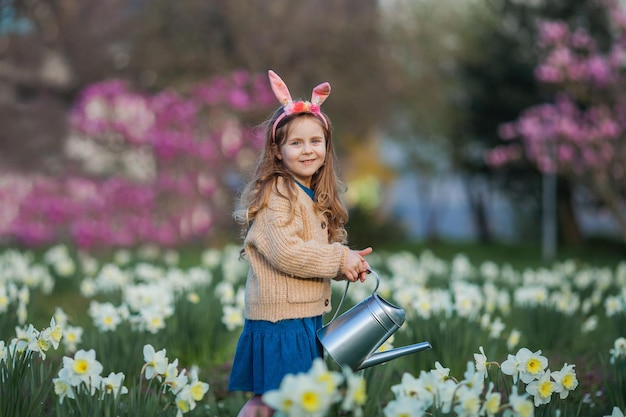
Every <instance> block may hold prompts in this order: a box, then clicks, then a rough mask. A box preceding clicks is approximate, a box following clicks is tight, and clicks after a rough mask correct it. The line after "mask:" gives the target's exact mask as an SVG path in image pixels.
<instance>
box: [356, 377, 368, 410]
mask: <svg viewBox="0 0 626 417" xmlns="http://www.w3.org/2000/svg"><path fill="white" fill-rule="evenodd" d="M365 401H367V393H366V392H365V380H363V379H362V380H360V381H359V387H358V388H357V389H356V390H355V391H354V403H355V404H357V405H363V404H365Z"/></svg>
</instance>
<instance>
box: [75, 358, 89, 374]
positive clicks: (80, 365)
mask: <svg viewBox="0 0 626 417" xmlns="http://www.w3.org/2000/svg"><path fill="white" fill-rule="evenodd" d="M73 368H74V372H76V373H77V374H84V373H85V372H87V368H89V364H88V363H87V361H86V360H84V359H76V360H75V361H74V367H73Z"/></svg>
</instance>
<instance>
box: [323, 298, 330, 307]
mask: <svg viewBox="0 0 626 417" xmlns="http://www.w3.org/2000/svg"><path fill="white" fill-rule="evenodd" d="M329 303H330V301H329V300H328V298H327V299H326V300H325V301H324V306H325V307H328V304H329Z"/></svg>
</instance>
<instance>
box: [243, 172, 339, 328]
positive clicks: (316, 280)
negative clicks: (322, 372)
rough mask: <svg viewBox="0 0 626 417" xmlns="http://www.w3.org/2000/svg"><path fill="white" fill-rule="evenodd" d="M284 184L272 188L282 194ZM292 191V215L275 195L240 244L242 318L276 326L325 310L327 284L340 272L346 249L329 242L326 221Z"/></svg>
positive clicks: (309, 202) (308, 201)
mask: <svg viewBox="0 0 626 417" xmlns="http://www.w3.org/2000/svg"><path fill="white" fill-rule="evenodd" d="M285 181H286V180H284V179H282V178H279V179H278V184H277V185H278V188H279V190H281V191H283V192H284V191H285V190H286V184H285ZM296 188H297V189H298V199H297V201H296V202H294V203H293V204H295V211H294V216H293V218H292V219H290V215H291V207H290V202H289V201H288V200H287V198H286V197H282V196H280V195H279V194H278V193H277V192H276V191H274V192H273V193H272V194H271V197H270V198H269V201H268V204H267V206H266V207H265V208H263V209H262V210H260V211H259V212H258V213H257V216H256V217H255V219H254V221H253V223H252V226H251V227H250V230H249V231H248V234H247V236H246V239H245V241H244V248H245V252H246V257H247V258H248V260H249V262H250V269H249V272H248V279H247V281H246V297H245V299H246V306H245V312H244V315H245V317H246V318H247V319H249V320H268V321H271V322H277V321H279V320H283V319H292V318H302V317H313V316H318V315H321V314H323V313H326V312H328V311H330V309H331V306H330V294H331V290H330V280H331V279H336V278H337V277H338V276H339V275H340V274H341V271H342V270H343V265H344V262H345V260H346V257H347V254H348V247H347V246H345V245H343V244H341V243H329V237H328V228H327V221H326V218H325V216H324V215H323V214H322V213H321V212H320V211H319V210H316V209H315V207H314V204H313V200H312V199H311V198H310V197H309V196H308V195H307V194H306V193H305V192H304V190H302V189H301V188H300V187H296Z"/></svg>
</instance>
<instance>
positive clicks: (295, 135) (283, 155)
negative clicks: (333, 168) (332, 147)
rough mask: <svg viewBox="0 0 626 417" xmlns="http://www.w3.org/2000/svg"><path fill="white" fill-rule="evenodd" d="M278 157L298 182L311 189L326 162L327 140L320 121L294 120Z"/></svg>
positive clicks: (302, 118) (310, 118)
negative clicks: (313, 180) (312, 182)
mask: <svg viewBox="0 0 626 417" xmlns="http://www.w3.org/2000/svg"><path fill="white" fill-rule="evenodd" d="M277 157H278V159H280V160H281V161H283V164H285V167H286V168H287V169H288V170H289V171H290V172H291V174H292V175H293V176H294V178H295V179H296V180H297V181H298V182H300V183H301V184H302V185H304V186H306V187H309V188H310V187H311V178H312V177H313V174H315V173H316V172H317V170H318V169H320V168H321V167H322V165H324V161H325V160H326V138H325V137H324V129H323V128H322V125H321V123H320V121H319V120H317V118H315V117H298V118H296V119H294V120H293V121H292V122H291V123H290V124H289V126H288V131H287V137H286V138H285V141H284V142H283V143H281V145H280V146H279V147H278V154H277Z"/></svg>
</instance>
